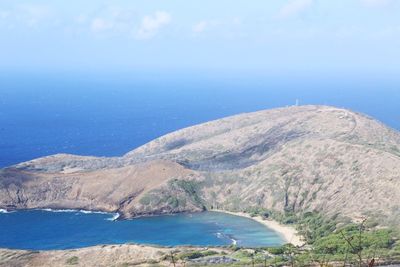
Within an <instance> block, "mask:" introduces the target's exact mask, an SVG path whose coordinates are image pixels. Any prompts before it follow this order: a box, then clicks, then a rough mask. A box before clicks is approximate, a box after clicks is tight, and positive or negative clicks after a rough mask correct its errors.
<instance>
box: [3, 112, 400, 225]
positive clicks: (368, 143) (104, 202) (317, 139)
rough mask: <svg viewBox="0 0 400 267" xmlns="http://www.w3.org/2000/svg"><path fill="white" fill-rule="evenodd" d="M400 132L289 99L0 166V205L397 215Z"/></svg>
mask: <svg viewBox="0 0 400 267" xmlns="http://www.w3.org/2000/svg"><path fill="white" fill-rule="evenodd" d="M399 203H400V133H398V132H396V131H394V130H392V129H390V128H388V127H387V126H385V125H383V124H381V123H380V122H378V121H376V120H374V119H372V118H370V117H368V116H365V115H362V114H359V113H355V112H352V111H349V110H344V109H339V108H334V107H328V106H299V107H287V108H279V109H272V110H265V111H258V112H254V113H246V114H240V115H236V116H232V117H227V118H223V119H219V120H215V121H211V122H207V123H204V124H200V125H196V126H193V127H189V128H185V129H182V130H179V131H176V132H173V133H171V134H168V135H165V136H162V137H160V138H158V139H155V140H154V141H152V142H150V143H148V144H145V145H143V146H141V147H139V148H137V149H135V150H133V151H131V152H129V153H128V154H126V155H124V156H122V157H115V158H96V157H81V156H73V155H65V154H59V155H54V156H49V157H44V158H40V159H36V160H32V161H29V162H24V163H21V164H17V165H15V166H11V167H8V168H4V169H2V170H1V171H0V208H6V209H22V208H76V209H89V210H104V211H113V212H116V211H118V212H120V213H121V214H122V215H123V216H124V217H134V216H140V215H146V214H160V213H171V212H183V211H200V210H202V209H205V208H206V209H210V208H219V209H226V210H245V209H247V208H250V207H263V208H265V209H269V210H277V211H291V212H294V213H298V212H302V211H318V212H321V213H323V214H327V215H335V214H339V213H340V214H341V216H346V217H349V218H353V219H355V218H358V217H359V216H384V217H383V218H385V220H384V221H381V223H383V224H391V223H393V222H395V221H396V220H398V219H399V218H400V204H399Z"/></svg>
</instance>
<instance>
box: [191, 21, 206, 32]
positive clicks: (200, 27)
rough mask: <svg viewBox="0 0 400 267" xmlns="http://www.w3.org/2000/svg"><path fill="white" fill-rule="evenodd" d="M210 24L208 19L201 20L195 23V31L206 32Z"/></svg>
mask: <svg viewBox="0 0 400 267" xmlns="http://www.w3.org/2000/svg"><path fill="white" fill-rule="evenodd" d="M207 26H208V21H205V20H203V21H200V22H199V23H197V24H195V25H194V26H193V28H192V30H193V32H195V33H200V32H204V31H205V29H206V28H207Z"/></svg>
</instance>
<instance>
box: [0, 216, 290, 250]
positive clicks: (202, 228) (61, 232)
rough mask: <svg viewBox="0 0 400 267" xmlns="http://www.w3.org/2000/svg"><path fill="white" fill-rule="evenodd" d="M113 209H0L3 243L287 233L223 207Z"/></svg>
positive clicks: (262, 238) (27, 245)
mask: <svg viewBox="0 0 400 267" xmlns="http://www.w3.org/2000/svg"><path fill="white" fill-rule="evenodd" d="M113 216H114V214H107V213H83V212H78V211H69V212H61V211H60V212H54V211H53V212H52V211H44V210H29V211H17V212H9V213H0V247H3V248H14V249H35V250H38V249H40V250H51V249H71V248H80V247H87V246H93V245H99V244H123V243H129V242H131V243H140V244H154V245H165V246H175V245H198V246H221V245H230V244H232V243H237V245H239V246H246V247H258V246H277V245H281V244H283V243H284V242H283V239H282V237H281V236H280V235H279V234H277V233H276V232H274V231H272V230H270V229H269V228H266V227H265V226H264V225H262V224H260V223H258V222H256V221H254V220H251V219H248V218H244V217H239V216H233V215H229V214H224V213H218V212H203V213H194V214H178V215H166V216H155V217H143V218H138V219H133V220H121V221H118V220H117V221H113V220H112V219H113Z"/></svg>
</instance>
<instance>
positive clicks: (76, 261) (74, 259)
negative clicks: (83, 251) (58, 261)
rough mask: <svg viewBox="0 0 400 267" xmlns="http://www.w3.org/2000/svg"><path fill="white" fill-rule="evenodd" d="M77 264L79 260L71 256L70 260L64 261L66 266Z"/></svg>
mask: <svg viewBox="0 0 400 267" xmlns="http://www.w3.org/2000/svg"><path fill="white" fill-rule="evenodd" d="M78 262H79V258H78V257H77V256H73V257H71V258H68V259H67V261H66V264H67V265H77V264H78Z"/></svg>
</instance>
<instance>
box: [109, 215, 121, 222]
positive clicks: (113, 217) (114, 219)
mask: <svg viewBox="0 0 400 267" xmlns="http://www.w3.org/2000/svg"><path fill="white" fill-rule="evenodd" d="M119 216H120V215H119V213H115V214H114V216H112V217H111V218H107V219H106V220H107V221H116V220H117V219H118V218H119Z"/></svg>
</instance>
